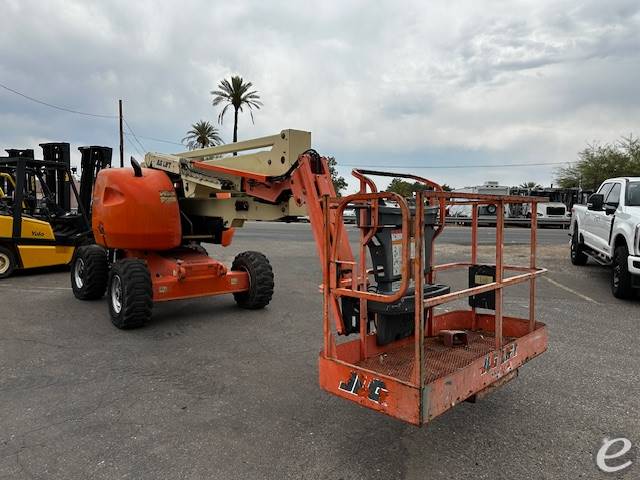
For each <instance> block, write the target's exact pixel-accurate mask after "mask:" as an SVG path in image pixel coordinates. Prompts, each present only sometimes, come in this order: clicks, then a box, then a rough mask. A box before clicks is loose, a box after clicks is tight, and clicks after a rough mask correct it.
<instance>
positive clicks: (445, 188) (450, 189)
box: [441, 183, 453, 192]
mask: <svg viewBox="0 0 640 480" xmlns="http://www.w3.org/2000/svg"><path fill="white" fill-rule="evenodd" d="M441 187H442V190H443V191H445V192H451V191H453V188H451V187H450V186H449V185H447V184H446V183H443V184H442V185H441Z"/></svg>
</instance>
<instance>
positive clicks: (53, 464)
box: [0, 223, 640, 480]
mask: <svg viewBox="0 0 640 480" xmlns="http://www.w3.org/2000/svg"><path fill="white" fill-rule="evenodd" d="M483 231H484V230H483ZM486 232H487V236H490V235H491V232H490V230H486ZM465 233H468V229H465V228H463V227H460V228H458V227H456V228H453V227H450V228H447V233H446V234H445V235H444V236H443V237H442V238H441V239H440V243H439V248H440V256H439V258H441V259H442V260H443V261H448V260H451V259H453V258H456V256H457V255H458V254H459V252H460V251H461V250H462V248H463V247H462V246H461V245H462V244H463V243H464V242H463V241H462V240H461V238H462V237H463V234H465ZM481 235H484V234H483V233H481ZM481 238H482V237H481ZM538 238H539V239H540V240H541V246H540V256H539V259H540V263H541V264H542V266H545V267H547V268H548V269H549V272H548V274H547V275H546V278H543V279H540V280H539V281H538V282H537V285H538V288H537V291H538V308H537V315H538V320H539V321H542V322H545V323H547V325H548V328H549V349H548V351H547V352H546V353H544V354H543V355H541V356H540V357H538V358H535V359H533V360H532V361H531V362H529V363H528V364H527V365H525V366H524V367H523V368H522V369H521V372H520V375H519V377H518V378H517V379H516V380H514V381H512V382H510V383H509V384H507V385H505V386H504V387H503V388H501V389H499V390H497V391H496V392H494V393H493V394H491V395H490V396H488V397H486V398H485V399H483V400H482V401H480V402H478V403H476V404H468V403H463V404H461V405H458V406H456V407H455V408H453V409H452V410H450V411H449V412H447V413H446V414H444V415H442V416H441V417H439V418H437V419H436V420H435V421H433V422H432V423H430V424H429V425H427V426H426V427H424V428H416V427H413V426H410V425H407V424H404V423H402V422H399V421H397V420H394V419H393V418H390V417H386V416H384V415H380V414H376V413H375V412H373V411H370V410H367V409H364V408H361V407H358V406H357V405H355V404H353V403H351V402H347V401H345V400H342V399H340V398H336V397H333V396H331V395H329V394H327V393H325V392H323V391H322V390H320V388H319V387H318V378H317V356H318V352H319V350H320V347H321V342H322V326H321V313H322V312H321V295H320V294H319V293H318V284H319V283H320V267H319V264H318V259H317V255H316V253H315V246H314V244H313V241H312V239H311V235H310V231H309V226H308V225H306V226H305V225H294V224H292V225H284V224H277V225H274V224H258V223H255V224H251V225H247V227H246V228H245V229H243V230H240V231H238V233H237V235H236V238H235V241H234V244H233V245H232V246H230V247H227V248H222V247H212V248H210V249H209V250H210V251H211V252H212V253H213V254H214V255H215V256H217V258H221V259H223V260H225V261H227V262H230V261H231V259H232V258H233V256H234V255H235V254H236V253H238V252H240V251H243V250H260V251H262V252H264V253H265V254H266V255H267V256H268V257H269V258H270V260H271V262H272V264H273V268H274V271H275V275H276V291H275V295H274V298H273V301H272V303H271V304H270V305H269V306H268V307H267V308H266V309H265V310H262V311H243V310H239V309H238V308H237V307H236V306H235V303H234V301H233V298H232V297H230V296H222V297H213V298H200V299H192V300H184V301H179V302H169V303H163V304H156V305H155V306H154V312H153V315H154V317H153V320H152V322H151V323H150V324H148V325H147V326H146V327H144V328H141V329H137V330H132V331H120V330H117V329H115V328H114V327H113V326H112V325H111V323H110V321H109V316H108V311H107V304H106V299H102V300H100V301H93V302H81V301H78V300H76V299H75V298H74V297H73V295H72V293H71V291H70V288H69V273H68V272H67V271H64V270H62V271H60V270H56V271H47V272H44V273H43V272H39V273H29V274H21V275H18V276H15V277H12V278H10V279H6V280H0V305H1V309H0V478H5V479H47V480H48V479H65V480H67V479H83V480H84V479H110V480H111V479H120V478H130V479H204V478H206V479H225V480H228V479H288V478H291V479H335V480H338V479H345V480H346V479H396V478H398V479H400V478H406V479H451V478H455V479H457V478H460V479H462V478H474V479H483V478H484V479H577V478H585V479H586V478H588V479H591V478H595V479H598V478H603V479H604V478H616V477H615V476H613V477H612V476H611V475H609V474H604V473H602V472H601V471H600V470H598V468H597V467H596V463H595V455H596V453H597V452H598V450H599V448H600V446H601V445H602V442H603V441H604V439H605V438H616V437H625V438H628V439H629V440H630V441H631V442H632V444H633V449H632V452H630V453H629V454H627V455H626V456H625V457H624V459H630V460H631V461H633V462H634V463H633V464H632V465H631V466H630V467H628V468H627V469H625V470H624V475H623V476H622V478H630V479H631V478H640V464H638V463H640V459H637V457H635V456H634V455H635V452H636V451H637V446H638V445H640V400H639V398H640V395H638V394H639V393H640V392H639V388H638V372H639V371H640V354H639V353H638V347H637V345H638V340H637V339H638V334H637V332H638V325H639V322H640V315H639V313H640V301H638V300H633V301H621V300H617V299H615V298H613V297H612V296H611V294H610V292H609V286H608V278H609V277H608V271H607V270H606V269H604V268H602V267H599V266H595V265H588V266H586V267H574V266H572V265H571V264H570V263H569V261H568V257H567V255H568V252H567V243H566V242H567V237H566V231H561V230H555V231H553V230H549V231H540V235H539V237H538ZM527 239H528V231H527V230H525V229H509V233H508V234H507V243H509V242H510V240H513V241H514V242H516V244H515V245H510V246H508V247H507V249H506V252H507V255H508V256H509V255H511V256H514V257H516V258H517V259H524V258H527V257H526V255H525V254H524V253H523V249H524V248H525V247H521V246H519V245H518V244H517V243H526V241H527ZM439 280H440V281H446V282H450V283H451V284H454V285H458V284H460V285H458V286H461V285H462V284H463V283H464V275H457V276H456V275H451V276H449V277H447V276H444V275H443V276H442V277H440V278H439ZM527 299H528V296H527V292H526V289H525V288H524V287H518V288H514V289H513V290H508V291H507V292H506V294H505V305H506V309H507V312H508V313H513V314H521V315H524V314H525V313H526V310H525V308H526V305H527ZM612 463H615V462H612Z"/></svg>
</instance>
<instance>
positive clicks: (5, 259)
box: [0, 247, 18, 278]
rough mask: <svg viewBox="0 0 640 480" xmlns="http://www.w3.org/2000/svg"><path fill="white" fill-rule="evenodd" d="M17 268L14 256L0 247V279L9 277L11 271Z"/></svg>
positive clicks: (6, 249)
mask: <svg viewBox="0 0 640 480" xmlns="http://www.w3.org/2000/svg"><path fill="white" fill-rule="evenodd" d="M17 266H18V261H17V260H16V256H15V254H14V253H13V252H12V251H11V250H9V249H8V248H5V247H0V268H2V272H0V278H7V277H10V276H11V274H12V273H13V271H14V270H15V269H16V267H17Z"/></svg>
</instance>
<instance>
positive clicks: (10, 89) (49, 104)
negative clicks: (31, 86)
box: [0, 83, 184, 150]
mask: <svg viewBox="0 0 640 480" xmlns="http://www.w3.org/2000/svg"><path fill="white" fill-rule="evenodd" d="M0 87H2V88H4V89H5V90H7V91H8V92H11V93H13V94H15V95H18V96H20V97H22V98H25V99H27V100H29V101H31V102H35V103H38V104H40V105H44V106H46V107H49V108H54V109H56V110H61V111H63V112H67V113H74V114H76V115H84V116H87V117H96V118H118V115H106V114H102V113H90V112H82V111H80V110H75V109H73V108H69V107H63V106H60V105H54V104H53V103H49V102H45V101H44V100H39V99H37V98H34V97H32V96H30V95H27V94H26V93H22V92H19V91H18V90H15V89H13V88H11V87H8V86H7V85H4V84H2V83H0ZM125 123H127V121H126V120H125ZM127 126H128V127H129V130H130V134H131V135H132V136H133V137H134V138H135V139H136V141H138V143H139V145H140V146H141V147H143V150H146V148H144V146H143V145H142V143H140V141H139V140H138V139H139V138H144V139H147V140H153V141H155V142H162V143H168V144H172V145H179V146H181V147H183V146H184V145H183V144H182V143H178V142H174V141H171V140H163V139H161V138H154V137H145V136H143V135H137V136H136V134H135V133H134V132H133V129H132V128H131V126H130V125H129V124H128V123H127ZM127 135H128V134H127Z"/></svg>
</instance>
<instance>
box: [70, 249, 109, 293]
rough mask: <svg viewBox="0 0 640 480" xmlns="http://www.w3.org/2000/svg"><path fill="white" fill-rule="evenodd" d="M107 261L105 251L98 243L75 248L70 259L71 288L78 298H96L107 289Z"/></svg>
mask: <svg viewBox="0 0 640 480" xmlns="http://www.w3.org/2000/svg"><path fill="white" fill-rule="evenodd" d="M108 278H109V261H108V260H107V251H106V250H105V249H104V248H102V247H101V246H100V245H86V246H83V247H78V248H77V249H76V252H75V255H74V256H73V260H72V261H71V289H72V290H73V294H74V295H75V297H76V298H77V299H79V300H97V299H99V298H102V296H103V295H104V292H105V291H106V289H107V279H108Z"/></svg>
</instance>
